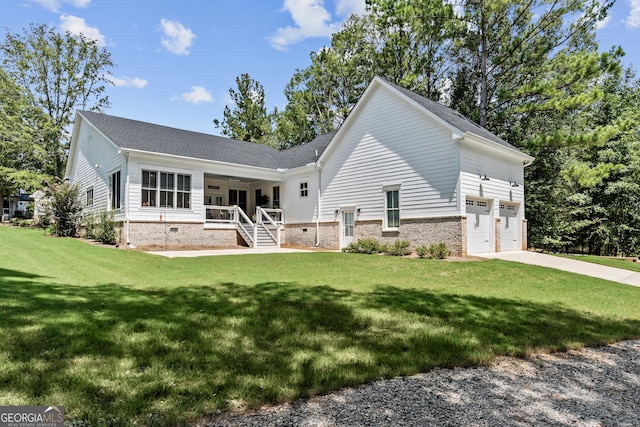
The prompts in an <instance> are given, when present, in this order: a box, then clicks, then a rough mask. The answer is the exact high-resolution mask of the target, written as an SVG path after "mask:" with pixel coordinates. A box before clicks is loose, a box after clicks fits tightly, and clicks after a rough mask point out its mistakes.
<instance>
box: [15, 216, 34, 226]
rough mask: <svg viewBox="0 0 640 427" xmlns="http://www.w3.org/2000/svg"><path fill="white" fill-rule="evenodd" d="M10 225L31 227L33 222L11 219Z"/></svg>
mask: <svg viewBox="0 0 640 427" xmlns="http://www.w3.org/2000/svg"><path fill="white" fill-rule="evenodd" d="M11 223H12V224H13V225H14V226H16V227H31V226H32V225H33V220H31V219H19V218H12V219H11Z"/></svg>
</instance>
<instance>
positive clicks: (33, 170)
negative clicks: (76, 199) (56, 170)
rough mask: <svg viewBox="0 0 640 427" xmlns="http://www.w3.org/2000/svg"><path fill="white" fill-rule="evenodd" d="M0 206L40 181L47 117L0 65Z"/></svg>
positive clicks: (38, 185)
mask: <svg viewBox="0 0 640 427" xmlns="http://www.w3.org/2000/svg"><path fill="white" fill-rule="evenodd" d="M0 93H1V94H2V96H0V206H2V205H3V201H4V198H5V197H6V196H10V195H13V194H15V193H16V191H17V190H20V189H22V190H25V191H28V192H31V191H34V190H36V189H37V188H39V187H40V186H41V185H42V181H43V180H44V179H45V177H46V175H44V174H43V173H42V163H43V159H44V158H45V157H46V153H45V150H44V146H43V141H44V140H46V137H47V135H46V133H44V134H43V133H42V132H46V131H47V129H49V121H48V118H47V117H46V116H45V115H44V114H42V113H41V112H40V111H39V110H38V109H37V108H35V107H33V106H32V104H31V103H30V102H29V99H28V95H27V94H26V93H24V91H23V90H22V89H21V88H20V87H19V86H18V85H17V84H16V83H15V82H14V81H13V80H12V79H11V78H10V76H9V75H8V74H7V73H5V72H4V70H3V69H2V68H0Z"/></svg>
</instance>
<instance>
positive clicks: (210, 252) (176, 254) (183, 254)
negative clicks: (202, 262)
mask: <svg viewBox="0 0 640 427" xmlns="http://www.w3.org/2000/svg"><path fill="white" fill-rule="evenodd" d="M296 252H314V251H312V250H306V249H290V248H257V249H254V248H240V249H205V250H196V251H151V252H147V253H148V254H152V255H160V256H164V257H167V258H195V257H199V256H216V255H249V254H285V253H296Z"/></svg>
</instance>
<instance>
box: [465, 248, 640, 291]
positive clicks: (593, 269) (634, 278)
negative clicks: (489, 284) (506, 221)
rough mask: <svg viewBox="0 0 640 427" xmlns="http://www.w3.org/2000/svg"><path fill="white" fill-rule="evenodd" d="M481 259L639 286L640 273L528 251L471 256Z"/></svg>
mask: <svg viewBox="0 0 640 427" xmlns="http://www.w3.org/2000/svg"><path fill="white" fill-rule="evenodd" d="M473 255H474V256H477V257H481V258H494V259H502V260H505V261H513V262H521V263H523V264H531V265H539V266H541V267H549V268H555V269H557V270H564V271H569V272H571V273H577V274H582V275H585V276H591V277H597V278H600V279H605V280H611V281H612V282H618V283H624V284H625V285H632V286H640V273H634V272H633V271H629V270H624V269H622V268H614V267H607V266H604V265H598V264H594V263H592V262H585V261H577V260H574V259H568V258H563V257H558V256H553V255H547V254H540V253H537V252H528V251H512V252H496V253H484V254H473Z"/></svg>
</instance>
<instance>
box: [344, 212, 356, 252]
mask: <svg viewBox="0 0 640 427" xmlns="http://www.w3.org/2000/svg"><path fill="white" fill-rule="evenodd" d="M353 228H354V222H353V211H343V212H342V247H346V246H348V245H349V244H350V243H352V242H353Z"/></svg>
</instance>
